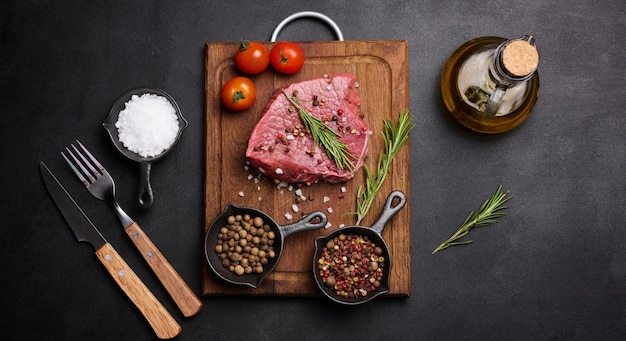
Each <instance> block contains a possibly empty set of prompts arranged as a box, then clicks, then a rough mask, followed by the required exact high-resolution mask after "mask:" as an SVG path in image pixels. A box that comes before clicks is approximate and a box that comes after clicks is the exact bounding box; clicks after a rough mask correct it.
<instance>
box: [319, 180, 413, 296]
mask: <svg viewBox="0 0 626 341" xmlns="http://www.w3.org/2000/svg"><path fill="white" fill-rule="evenodd" d="M396 200H397V203H395V205H394V201H396ZM405 204H406V196H405V195H404V193H402V192H401V191H393V192H391V194H389V196H388V197H387V201H386V202H385V207H384V208H383V211H382V212H381V214H380V216H379V217H378V220H376V222H375V223H374V225H372V226H371V228H369V227H364V226H348V227H342V228H339V229H337V230H335V231H333V232H331V233H329V234H328V235H326V236H323V237H318V238H316V239H315V256H314V258H313V277H314V278H315V282H316V283H317V286H318V287H319V289H320V291H321V292H322V293H323V294H324V295H325V296H326V297H328V298H330V299H331V300H333V301H334V302H337V303H341V304H346V305H356V304H361V303H365V302H367V301H369V300H371V299H373V298H374V297H376V296H379V295H382V294H385V293H387V292H389V276H390V272H391V254H390V253H389V247H388V246H387V243H385V240H384V239H383V237H382V235H381V233H382V231H383V229H384V228H385V224H386V223H387V222H388V221H389V220H390V219H391V218H392V217H393V216H394V215H395V214H396V213H398V212H399V211H400V210H401V209H402V207H404V205H405ZM349 238H350V239H349ZM357 241H358V242H357ZM336 242H337V243H336ZM338 243H340V244H341V246H339V245H338ZM372 244H373V245H372ZM366 248H371V249H372V250H371V252H369V251H367V250H366ZM332 250H334V253H333V251H332ZM342 251H346V252H344V253H342ZM365 255H368V256H367V257H366V256H365ZM325 256H327V257H326V258H324V257H325ZM342 258H343V259H342ZM374 263H375V264H374ZM339 266H341V268H338V267H339ZM360 266H361V268H359V267H360ZM351 267H352V268H351ZM330 268H333V271H331V270H330ZM346 268H349V269H351V270H345V269H346ZM354 268H356V269H359V271H356V272H355V271H354ZM373 268H375V269H376V270H378V271H379V272H377V271H373V270H372V269H373ZM343 270H345V271H346V272H345V273H343V274H342V272H343ZM334 271H339V275H333V274H334V273H335V274H336V273H337V272H334ZM329 277H332V281H330V282H329ZM374 277H376V278H374ZM372 278H373V279H372ZM344 281H348V282H345V283H344ZM359 281H360V282H361V283H364V284H363V285H362V286H360V285H357V284H356V283H357V282H359ZM370 281H371V282H370ZM365 284H367V286H366V285H365ZM341 285H346V286H347V288H346V290H344V289H342V288H341V287H340V286H341ZM337 292H342V293H343V294H342V295H339V294H337ZM348 293H351V294H350V295H348Z"/></svg>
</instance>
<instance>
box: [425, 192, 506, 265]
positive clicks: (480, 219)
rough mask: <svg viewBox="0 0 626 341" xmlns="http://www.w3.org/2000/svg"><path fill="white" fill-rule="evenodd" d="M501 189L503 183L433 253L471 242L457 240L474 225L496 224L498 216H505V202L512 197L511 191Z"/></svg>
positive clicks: (470, 241)
mask: <svg viewBox="0 0 626 341" xmlns="http://www.w3.org/2000/svg"><path fill="white" fill-rule="evenodd" d="M501 189H502V185H500V186H498V189H497V190H496V192H495V193H494V194H493V196H491V198H490V199H489V200H487V201H485V202H484V203H483V205H482V206H480V208H479V209H478V211H476V212H472V213H470V215H469V216H468V217H467V219H465V222H464V223H463V225H461V227H460V228H459V229H458V230H457V231H456V232H455V233H454V234H453V235H452V236H451V237H450V238H448V240H446V241H445V242H443V243H441V244H440V245H439V246H437V248H436V249H435V250H434V251H433V253H432V254H433V255H434V254H435V253H437V252H439V251H441V250H443V249H447V248H448V247H450V246H454V245H465V244H471V243H472V240H466V241H460V242H459V241H457V240H459V239H461V238H463V237H464V236H465V235H467V234H468V233H469V232H470V230H471V229H472V228H474V227H480V226H487V225H490V224H495V223H497V222H498V218H501V217H504V216H505V215H506V213H504V212H501V211H502V210H504V209H507V208H509V207H508V206H505V205H504V203H506V202H507V201H509V200H510V199H511V198H512V197H511V196H508V194H509V191H506V192H504V193H502V192H501Z"/></svg>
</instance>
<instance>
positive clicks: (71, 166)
mask: <svg viewBox="0 0 626 341" xmlns="http://www.w3.org/2000/svg"><path fill="white" fill-rule="evenodd" d="M61 156H63V158H64V159H65V161H66V162H67V164H68V165H70V168H72V170H73V171H74V173H75V174H76V176H78V179H80V181H81V182H82V183H83V185H85V187H89V185H90V182H89V181H87V179H85V177H84V176H83V174H82V173H81V172H80V171H79V170H78V169H76V166H74V164H73V163H72V161H70V159H68V158H67V156H65V154H63V152H61ZM72 157H74V155H72Z"/></svg>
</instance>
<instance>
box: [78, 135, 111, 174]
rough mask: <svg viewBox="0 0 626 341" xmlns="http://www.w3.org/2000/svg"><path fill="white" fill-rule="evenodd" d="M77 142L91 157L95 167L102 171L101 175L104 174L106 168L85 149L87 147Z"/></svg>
mask: <svg viewBox="0 0 626 341" xmlns="http://www.w3.org/2000/svg"><path fill="white" fill-rule="evenodd" d="M76 142H78V145H79V146H80V147H81V148H82V149H83V150H84V151H85V153H86V154H87V156H89V159H91V161H92V162H93V164H94V165H96V167H98V169H100V173H104V171H105V169H104V166H102V165H101V164H100V162H98V160H96V158H95V157H94V156H93V155H91V153H90V152H89V150H87V148H85V146H83V144H82V143H80V141H78V140H76Z"/></svg>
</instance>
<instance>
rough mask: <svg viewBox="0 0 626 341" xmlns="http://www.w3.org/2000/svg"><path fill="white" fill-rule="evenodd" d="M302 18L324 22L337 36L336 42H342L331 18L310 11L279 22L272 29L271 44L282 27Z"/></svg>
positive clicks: (339, 32)
mask: <svg viewBox="0 0 626 341" xmlns="http://www.w3.org/2000/svg"><path fill="white" fill-rule="evenodd" d="M304 17H313V18H317V19H321V20H323V21H325V22H326V23H327V24H328V25H330V26H331V27H332V29H333V30H334V31H335V34H336V35H337V40H339V41H343V34H342V33H341V30H340V29H339V26H337V24H336V23H335V22H334V21H333V20H332V19H331V18H329V17H327V16H326V15H324V14H322V13H318V12H312V11H303V12H297V13H294V14H292V15H290V16H288V17H287V18H285V19H284V20H283V21H281V22H280V23H279V24H278V26H276V28H275V29H274V32H273V33H272V39H271V42H276V38H277V37H278V34H279V33H280V31H281V30H282V29H283V27H285V25H287V24H288V23H290V22H292V21H293V20H295V19H298V18H304Z"/></svg>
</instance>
